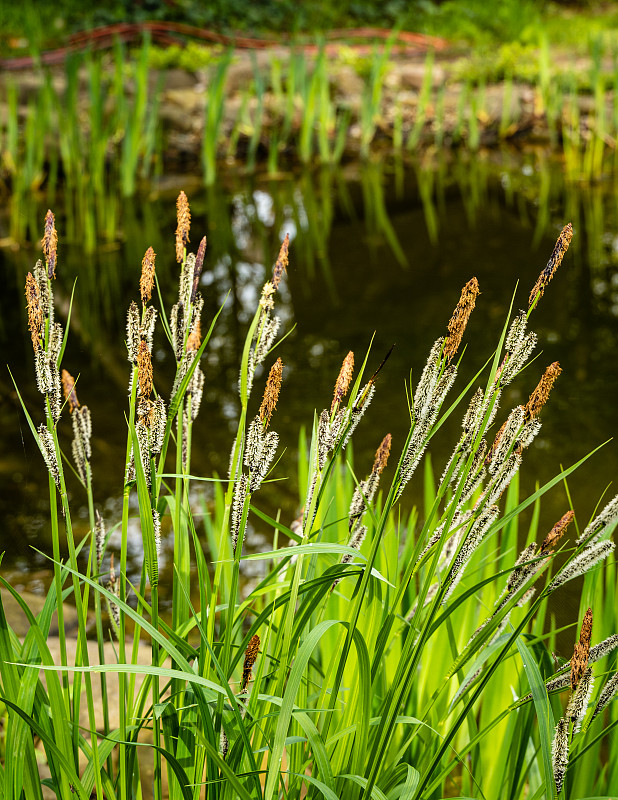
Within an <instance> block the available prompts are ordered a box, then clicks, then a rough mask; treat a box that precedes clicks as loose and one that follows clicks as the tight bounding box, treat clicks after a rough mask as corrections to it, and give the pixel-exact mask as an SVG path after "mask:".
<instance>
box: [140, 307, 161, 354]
mask: <svg viewBox="0 0 618 800" xmlns="http://www.w3.org/2000/svg"><path fill="white" fill-rule="evenodd" d="M156 321H157V309H156V308H155V307H154V306H148V308H147V309H146V310H145V311H144V317H143V320H142V324H141V326H140V329H139V333H140V337H141V338H142V339H145V340H146V344H147V345H148V349H149V350H150V352H151V353H152V342H153V336H154V329H155V323H156Z"/></svg>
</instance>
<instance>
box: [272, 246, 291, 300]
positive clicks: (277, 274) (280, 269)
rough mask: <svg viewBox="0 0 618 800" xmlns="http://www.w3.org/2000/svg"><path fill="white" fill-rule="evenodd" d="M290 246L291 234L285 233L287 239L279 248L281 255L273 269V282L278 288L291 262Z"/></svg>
mask: <svg viewBox="0 0 618 800" xmlns="http://www.w3.org/2000/svg"><path fill="white" fill-rule="evenodd" d="M289 246H290V234H289V233H286V234H285V239H284V240H283V242H282V244H281V249H280V250H279V257H278V258H277V261H276V263H275V268H274V269H273V279H272V284H273V286H274V287H275V289H277V288H278V287H279V281H280V280H281V276H282V275H283V273H284V272H285V273H287V266H288V263H289V259H288V248H289Z"/></svg>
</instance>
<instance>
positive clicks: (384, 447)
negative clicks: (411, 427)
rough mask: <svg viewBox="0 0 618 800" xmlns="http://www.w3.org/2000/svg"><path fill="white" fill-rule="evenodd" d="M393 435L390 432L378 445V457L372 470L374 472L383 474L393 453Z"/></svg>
mask: <svg viewBox="0 0 618 800" xmlns="http://www.w3.org/2000/svg"><path fill="white" fill-rule="evenodd" d="M392 438H393V437H392V436H391V435H390V433H387V434H386V436H385V437H384V439H382V443H381V444H380V446H379V447H378V449H377V451H376V457H375V460H374V462H373V468H372V470H371V472H372V473H376V474H377V475H381V474H382V470H383V469H384V467H385V466H386V464H387V462H388V457H389V455H390V453H391V441H392Z"/></svg>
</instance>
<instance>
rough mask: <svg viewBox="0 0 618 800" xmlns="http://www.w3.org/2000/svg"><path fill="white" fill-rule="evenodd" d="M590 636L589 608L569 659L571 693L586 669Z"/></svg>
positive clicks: (590, 619)
mask: <svg viewBox="0 0 618 800" xmlns="http://www.w3.org/2000/svg"><path fill="white" fill-rule="evenodd" d="M591 636H592V609H591V608H589V609H588V610H587V611H586V613H585V614H584V621H583V622H582V629H581V632H580V634H579V642H577V643H576V644H575V650H574V651H573V656H572V658H571V689H573V691H575V689H576V687H577V684H578V683H579V681H580V679H581V677H582V675H583V674H584V672H585V671H586V669H587V668H588V655H589V653H590V637H591Z"/></svg>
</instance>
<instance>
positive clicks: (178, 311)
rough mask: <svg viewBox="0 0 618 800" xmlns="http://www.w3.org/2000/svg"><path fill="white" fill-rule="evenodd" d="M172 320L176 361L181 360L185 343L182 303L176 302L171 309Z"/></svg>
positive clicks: (183, 308)
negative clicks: (173, 323)
mask: <svg viewBox="0 0 618 800" xmlns="http://www.w3.org/2000/svg"><path fill="white" fill-rule="evenodd" d="M172 317H173V319H172V322H175V323H176V324H175V326H174V327H173V328H172V330H173V331H174V334H173V342H174V353H175V354H176V361H177V362H180V361H181V360H182V354H183V348H184V344H185V307H184V304H183V303H177V304H176V305H175V306H174V308H173V309H172Z"/></svg>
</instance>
